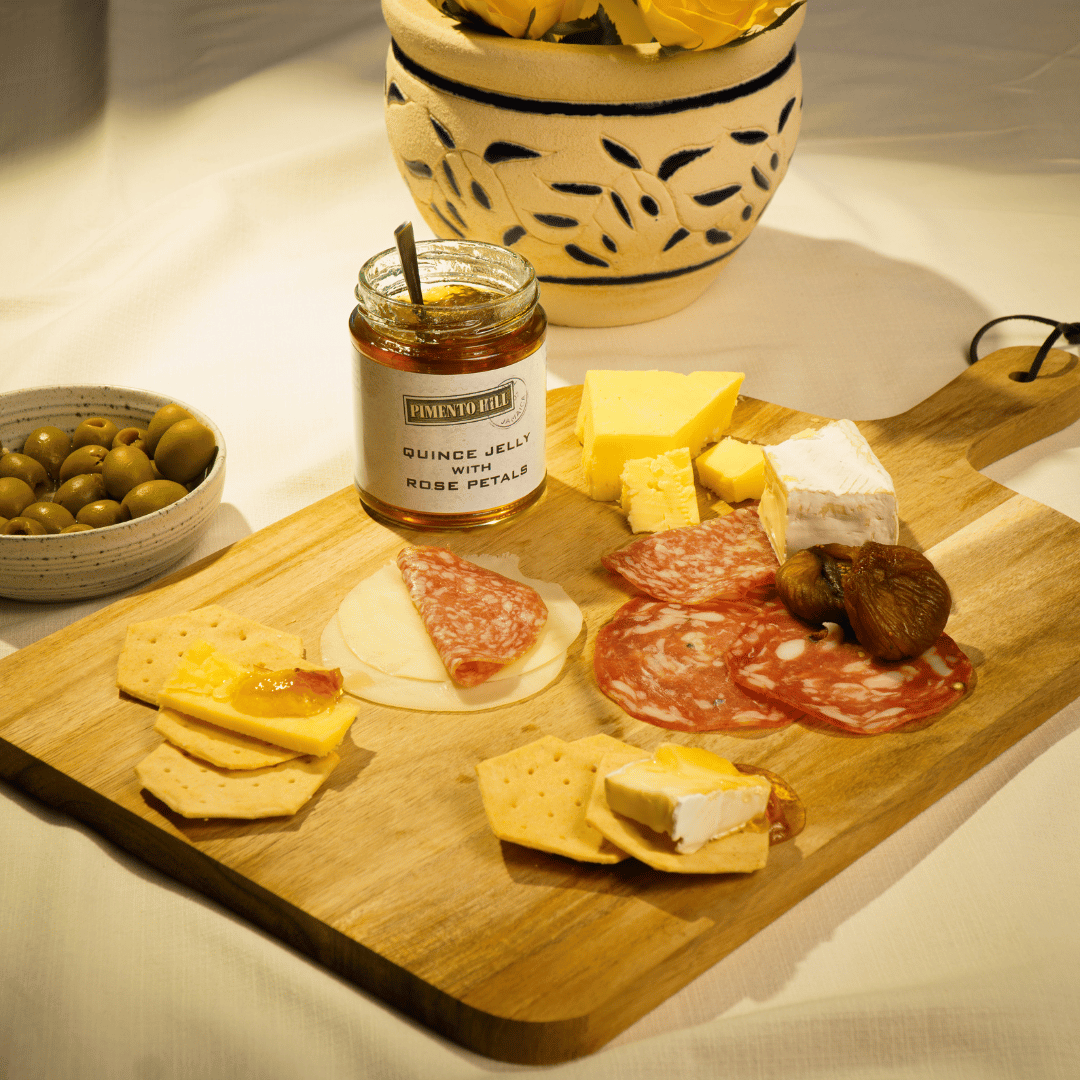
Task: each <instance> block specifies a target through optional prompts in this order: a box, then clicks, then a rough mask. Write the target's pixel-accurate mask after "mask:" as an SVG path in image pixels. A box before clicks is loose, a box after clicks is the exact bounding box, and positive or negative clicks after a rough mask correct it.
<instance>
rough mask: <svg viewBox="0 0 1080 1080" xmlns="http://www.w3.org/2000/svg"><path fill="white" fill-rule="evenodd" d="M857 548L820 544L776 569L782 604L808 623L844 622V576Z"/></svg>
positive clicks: (777, 585) (797, 554) (798, 553)
mask: <svg viewBox="0 0 1080 1080" xmlns="http://www.w3.org/2000/svg"><path fill="white" fill-rule="evenodd" d="M857 551H858V548H853V547H846V546H845V545H843V544H824V545H820V546H816V547H810V548H805V549H803V550H802V551H799V552H797V553H796V554H794V555H792V556H791V558H790V559H788V560H787V561H786V562H785V563H784V565H783V566H781V567H780V569H779V570H777V571H776V591H777V593H778V594H779V596H780V599H781V600H782V601H783V602H784V606H785V607H786V608H787V609H788V611H790V612H791V613H792V615H795V616H797V617H798V618H800V619H805V620H806V622H809V623H815V624H817V623H824V622H841V623H842V622H844V621H845V620H846V612H845V608H844V578H845V577H846V576H847V573H848V570H849V569H850V567H851V562H852V559H853V558H854V557H855V554H856V552H857Z"/></svg>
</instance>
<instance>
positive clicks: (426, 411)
mask: <svg viewBox="0 0 1080 1080" xmlns="http://www.w3.org/2000/svg"><path fill="white" fill-rule="evenodd" d="M416 250H417V259H418V262H419V265H420V281H421V283H422V290H423V297H424V303H423V304H413V303H411V302H410V300H409V293H408V288H407V286H406V283H405V276H404V273H403V271H402V268H401V262H400V259H399V257H398V253H397V251H396V249H393V248H391V249H389V250H387V251H384V252H382V253H380V254H379V255H376V256H374V257H373V258H371V259H369V260H368V261H367V262H366V263H365V264H364V267H363V269H362V270H361V271H360V280H359V282H358V284H357V286H356V300H357V305H356V307H355V308H354V309H353V313H352V317H351V318H350V320H349V329H350V330H351V332H352V339H353V345H354V347H355V355H354V379H353V383H354V401H355V410H356V455H355V457H356V486H357V488H358V489H359V492H360V499H361V501H362V502H363V503H364V505H365V507H366V508H367V509H368V511H369V512H370V513H372V514H373V515H374V516H375V517H378V518H382V519H384V520H387V521H390V522H393V523H397V524H404V525H408V526H410V527H412V528H416V529H460V528H468V527H470V526H473V525H489V524H492V523H494V522H497V521H503V520H505V519H506V518H508V517H511V516H512V515H514V514H516V513H518V512H520V511H521V510H524V509H525V507H527V506H529V505H530V504H532V503H534V502H535V501H536V500H537V499H538V498H539V497H540V495H541V494H542V492H543V490H544V482H545V478H546V475H547V472H546V465H545V456H544V450H545V439H544V435H545V425H546V419H547V418H546V393H547V365H546V363H545V346H544V334H545V331H546V328H547V318H546V316H545V315H544V310H543V308H541V307H540V305H539V303H538V302H537V298H538V295H539V290H538V286H537V282H536V273H535V271H534V270H533V268H532V266H531V265H530V264H529V263H528V262H527V261H526V260H525V259H523V258H522V257H521V256H520V255H518V254H516V253H515V252H513V251H509V250H508V249H506V248H501V247H495V246H494V245H491V244H481V243H474V242H473V241H471V240H429V241H421V242H419V243H417V245H416Z"/></svg>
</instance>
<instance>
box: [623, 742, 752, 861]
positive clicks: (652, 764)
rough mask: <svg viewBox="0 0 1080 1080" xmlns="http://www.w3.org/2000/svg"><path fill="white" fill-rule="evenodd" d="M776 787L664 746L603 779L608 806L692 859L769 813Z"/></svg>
mask: <svg viewBox="0 0 1080 1080" xmlns="http://www.w3.org/2000/svg"><path fill="white" fill-rule="evenodd" d="M771 791H772V786H771V785H770V783H769V781H768V780H766V779H765V778H764V777H762V776H755V775H747V774H744V773H741V772H739V770H738V769H736V768H735V766H734V765H732V764H731V762H730V761H726V760H725V759H724V758H722V757H719V756H718V755H716V754H714V753H712V752H711V751H709V750H702V749H700V748H699V747H696V746H678V745H676V744H674V743H662V744H661V745H660V746H659V747H658V748H657V751H656V753H655V755H654V756H653V757H652V758H651V759H648V758H646V759H645V760H643V761H632V762H631V763H630V764H629V765H624V766H623V767H622V768H621V769H616V770H615V771H614V772H612V773H608V775H607V776H605V777H604V794H605V796H606V798H607V801H608V806H610V807H611V809H612V810H614V811H615V813H617V814H622V815H623V816H624V817H628V818H631V819H633V820H634V821H638V822H640V823H641V824H642V825H645V826H647V827H648V828H650V829H652V830H653V832H659V833H667V834H668V836H670V837H671V839H672V840H673V841H674V842H675V850H676V851H679V852H682V853H684V854H688V853H690V852H694V851H697V850H698V849H700V848H702V847H704V846H705V845H706V844H707V843H708V842H709V841H710V840H715V839H716V838H717V837H719V836H723V835H725V834H726V833H730V832H733V831H734V830H736V829H740V828H742V826H743V825H745V824H746V823H747V822H748V821H751V820H752V819H753V818H756V817H758V816H759V815H761V814H763V813H764V812H765V808H766V807H767V805H768V802H769V795H770V793H771Z"/></svg>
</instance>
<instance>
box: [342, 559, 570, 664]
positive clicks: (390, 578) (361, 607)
mask: <svg viewBox="0 0 1080 1080" xmlns="http://www.w3.org/2000/svg"><path fill="white" fill-rule="evenodd" d="M471 561H472V562H474V563H476V564H477V566H483V567H484V568H485V569H487V570H493V571H494V572H495V573H497V574H502V575H503V577H508V578H512V579H513V580H515V581H520V582H522V583H523V584H525V585H529V586H531V587H532V588H534V589H535V590H536V591H537V592H538V593H539V594H540V596H541V598H542V599H543V601H544V603H545V604H546V605H547V609H548V618H547V622H546V623H545V624H544V627H543V629H542V630H541V631H540V636H539V637H538V638H537V640H536V643H535V644H534V645H533V647H532V648H531V649H530V650H529V651H528V652H527V653H526V654H525V655H524V656H522V657H520V658H519V659H517V660H515V661H514V662H513V663H512V664H508V665H507V666H506V667H505V668H503V670H502V671H500V672H499V676H498V677H499V678H500V679H503V678H508V677H511V676H515V675H519V674H524V673H526V672H529V671H535V670H536V669H537V668H540V667H544V666H545V665H546V664H548V663H549V662H550V661H551V660H553V659H555V658H556V657H557V656H562V655H564V654H565V653H566V650H567V649H568V648H569V647H570V646H571V645H572V644H573V642H574V640H575V639H576V638H577V636H578V634H579V633H580V632H581V624H582V616H581V609H580V608H579V607H578V606H577V604H575V603H574V601H573V600H571V599H570V597H569V596H567V594H566V591H565V590H564V589H563V588H562V586H561V585H558V584H556V583H554V582H549V581H538V580H536V579H535V578H529V577H526V576H525V575H524V574H522V573H521V571H520V570H519V569H518V557H517V556H516V555H475V556H471ZM337 618H338V622H339V625H340V629H341V632H342V634H343V635H344V638H345V643H346V645H347V647H348V648H349V649H350V650H351V651H352V652H353V653H354V654H355V656H356V658H357V659H358V660H360V661H361V662H362V663H363V664H365V665H366V666H368V667H371V668H374V669H375V670H376V671H381V672H383V673H384V674H386V675H395V676H400V677H402V678H406V679H414V680H425V681H428V682H439V683H441V682H444V681H446V680H448V679H449V675H448V674H447V671H446V667H445V665H444V664H443V662H442V659H441V658H440V657H439V654H438V652H437V651H436V649H435V646H434V645H433V644H432V642H431V638H430V637H429V635H428V632H427V630H426V629H425V628H424V623H423V620H422V619H421V618H420V614H419V612H418V611H417V610H416V607H415V606H414V605H413V602H412V598H411V597H410V596H409V590H408V589H407V588H406V586H405V582H404V581H403V580H402V577H401V571H400V570H399V569H398V566H397V563H396V562H394V561H393V560H390V561H389V562H388V563H386V564H385V565H384V566H381V567H380V568H379V569H378V570H376V571H375V573H374V574H372V575H371V576H370V577H367V578H365V579H364V580H363V581H361V582H360V583H359V584H358V585H357V586H356V587H355V588H354V589H353V590H352V591H351V592H350V593H349V594H348V595H347V596H346V597H345V599H344V600H343V601H342V602H341V607H340V608H339V609H338V614H337ZM335 666H340V665H335ZM342 670H344V669H342Z"/></svg>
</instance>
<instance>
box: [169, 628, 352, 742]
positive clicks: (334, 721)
mask: <svg viewBox="0 0 1080 1080" xmlns="http://www.w3.org/2000/svg"><path fill="white" fill-rule="evenodd" d="M260 666H261V667H262V668H264V669H265V668H266V667H267V665H266V664H265V662H263V663H262V665H260ZM287 667H288V668H290V669H293V670H295V671H300V672H320V671H322V670H324V669H322V668H320V667H319V666H318V665H317V664H310V663H307V662H305V661H303V660H298V659H295V658H293V659H291V660H290V661H289V662H288V665H287ZM256 671H257V665H256V664H255V663H250V664H247V663H242V662H239V661H238V660H237V659H236V658H235V656H234V654H233V653H232V652H231V651H221V650H218V649H216V648H215V647H214V646H213V645H211V644H210V643H209V642H207V641H197V642H195V643H194V644H193V645H192V647H191V648H190V649H188V650H187V651H186V652H185V653H184V654H183V656H182V657H181V659H180V662H179V663H178V664H177V666H176V668H175V670H174V671H173V672H172V674H171V675H170V676H169V678H168V679H167V681H166V682H165V684H164V685H163V686H162V688H161V689H160V690H159V692H158V703H159V704H160V705H163V706H165V707H166V708H170V709H175V710H176V711H177V712H181V713H185V714H186V715H188V716H193V717H195V718H196V719H198V720H205V721H206V722H207V723H209V724H215V725H217V726H218V727H223V728H225V729H226V730H228V731H235V732H239V733H240V734H241V735H248V736H250V737H251V738H253V739H260V740H262V741H263V742H268V743H272V744H273V745H274V746H283V747H285V748H287V749H289V750H297V751H299V752H300V753H302V754H312V755H314V756H316V757H322V756H323V755H325V754H328V753H329V752H330V751H331V750H333V749H335V748H336V747H337V746H338V744H339V743H340V742H341V740H342V739H343V738H344V736H345V732H346V731H348V729H349V725H350V724H352V722H353V720H354V719H356V713H357V708H358V706H357V705H355V704H349V703H347V702H343V701H341V700H340V697H338V696H334V697H333V698H331V699H329V702H328V704H327V705H326V707H325V708H322V709H320V710H319V711H317V712H311V713H308V714H306V715H289V714H288V713H287V712H286V714H285V715H282V714H280V713H276V711H275V710H273V709H272V707H271V708H268V709H267V710H266V711H267V713H268V714H266V715H264V714H262V713H254V712H250V711H241V709H239V708H237V707H236V705H235V704H234V703H233V693H234V688H235V687H237V686H238V685H239V683H240V681H241V680H243V679H245V677H246V676H248V675H251V674H253V673H255V672H256ZM338 694H340V691H338Z"/></svg>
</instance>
